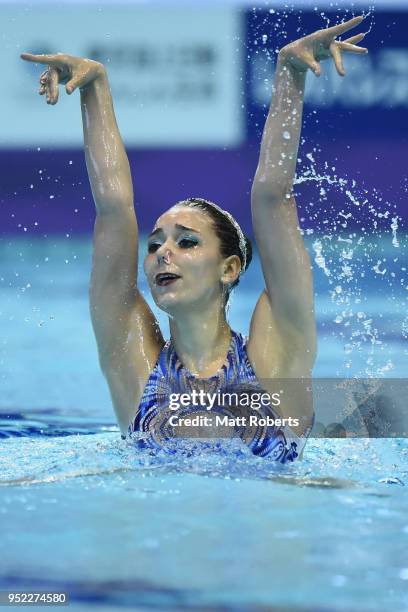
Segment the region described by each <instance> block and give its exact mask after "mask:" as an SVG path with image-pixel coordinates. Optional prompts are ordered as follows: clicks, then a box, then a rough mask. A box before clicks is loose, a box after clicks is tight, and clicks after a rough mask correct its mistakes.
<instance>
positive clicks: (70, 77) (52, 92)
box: [20, 53, 105, 104]
mask: <svg viewBox="0 0 408 612" xmlns="http://www.w3.org/2000/svg"><path fill="white" fill-rule="evenodd" d="M20 57H21V59H24V60H27V61H28V62H35V63H38V64H46V65H47V66H48V67H47V70H45V71H44V72H43V73H42V74H41V76H40V89H39V92H38V93H39V94H40V95H41V96H42V95H44V94H46V99H47V104H56V103H57V102H58V93H59V92H58V85H59V84H60V83H61V84H62V85H65V91H66V92H67V94H69V95H70V94H72V92H73V91H75V89H77V88H78V87H79V88H80V89H84V88H85V87H86V86H87V85H89V84H90V83H92V82H93V81H95V80H96V79H98V78H99V77H101V76H102V75H103V74H104V72H105V68H104V66H103V64H100V63H99V62H95V61H93V60H90V59H85V58H83V57H74V56H73V55H67V54H65V53H55V54H49V55H34V54H32V53H22V54H21V56H20Z"/></svg>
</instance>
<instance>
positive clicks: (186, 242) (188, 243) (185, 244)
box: [177, 237, 198, 249]
mask: <svg viewBox="0 0 408 612" xmlns="http://www.w3.org/2000/svg"><path fill="white" fill-rule="evenodd" d="M177 244H178V245H179V246H180V247H181V248H182V249H191V248H193V247H195V246H197V244H198V240H197V238H193V237H184V238H181V240H179V241H178V243H177Z"/></svg>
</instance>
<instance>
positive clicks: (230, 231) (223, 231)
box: [177, 198, 252, 305]
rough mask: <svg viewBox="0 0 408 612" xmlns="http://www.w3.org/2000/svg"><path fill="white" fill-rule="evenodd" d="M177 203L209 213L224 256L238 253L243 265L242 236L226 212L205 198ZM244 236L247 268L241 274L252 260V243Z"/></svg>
mask: <svg viewBox="0 0 408 612" xmlns="http://www.w3.org/2000/svg"><path fill="white" fill-rule="evenodd" d="M177 205H179V206H186V207H189V208H200V209H201V210H202V211H204V212H205V213H207V214H208V215H209V217H210V218H211V220H212V222H213V225H214V230H215V233H216V235H217V237H218V239H219V241H220V245H221V246H220V251H221V255H222V257H224V258H227V257H231V255H237V256H238V257H239V259H240V262H241V266H243V264H244V255H243V253H242V251H241V249H240V244H239V242H240V240H239V238H240V237H239V234H238V231H237V228H236V227H235V225H234V224H233V223H232V222H231V220H230V219H229V217H228V216H227V215H226V214H224V213H223V212H222V211H221V210H219V209H218V208H217V207H216V205H214V204H213V203H212V202H210V201H209V200H205V199H204V198H187V199H186V200H182V201H181V202H177ZM243 236H244V239H245V247H246V263H245V268H244V269H243V270H242V271H241V274H243V273H244V272H245V271H246V270H247V269H248V266H249V264H250V263H251V260H252V243H251V241H250V239H249V238H248V236H245V234H243ZM241 274H240V275H239V276H238V278H237V279H236V280H235V281H234V282H233V283H232V284H231V285H230V286H229V288H228V290H227V296H226V300H225V305H227V303H228V300H229V297H230V294H231V291H232V289H234V287H236V286H237V285H238V283H239V279H240V276H241Z"/></svg>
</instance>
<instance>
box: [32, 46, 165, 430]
mask: <svg viewBox="0 0 408 612" xmlns="http://www.w3.org/2000/svg"><path fill="white" fill-rule="evenodd" d="M22 58H23V59H26V60H29V61H33V62H39V63H42V64H46V65H47V66H48V68H47V70H46V71H45V72H44V73H43V74H42V75H41V78H40V83H41V87H40V92H39V93H40V94H45V95H46V98H47V103H49V104H51V105H54V104H56V103H57V101H58V85H59V84H64V85H65V89H66V92H67V93H68V94H71V93H72V92H73V91H74V90H75V89H77V88H78V89H79V90H80V96H81V110H82V120H83V131H84V145H85V158H86V166H87V170H88V176H89V180H90V184H91V188H92V194H93V198H94V202H95V207H96V213H97V214H96V221H95V229H94V250H93V263H92V275H91V283H90V309H91V316H92V323H93V328H94V332H95V336H96V340H97V345H98V352H99V361H100V365H101V368H102V370H103V372H104V374H105V376H106V378H107V380H108V383H109V388H110V391H111V395H112V400H113V403H114V406H115V410H116V414H117V418H118V421H119V425H120V427H121V430H122V433H126V429H127V426H128V424H129V421H130V419H131V418H132V416H133V414H134V412H135V409H136V404H137V403H138V400H139V399H140V395H141V393H142V391H143V388H144V385H145V382H146V380H147V377H148V375H149V373H150V371H151V369H152V367H153V366H154V362H155V360H156V357H157V354H158V352H159V351H160V348H161V345H162V343H163V339H162V337H161V334H160V331H159V328H158V325H157V322H156V320H155V318H154V316H153V314H152V312H151V310H150V308H149V307H148V305H147V303H146V302H145V300H144V298H143V297H142V295H141V294H140V292H139V291H138V288H137V266H138V227H137V221H136V216H135V211H134V206H133V186H132V178H131V173H130V167H129V161H128V158H127V155H126V151H125V149H124V146H123V142H122V138H121V136H120V133H119V130H118V126H117V123H116V118H115V113H114V110H113V104H112V97H111V92H110V88H109V83H108V76H107V72H106V69H105V68H104V66H103V65H102V64H100V63H98V62H94V61H92V60H89V59H84V58H78V57H73V56H70V55H66V54H59V53H58V54H55V55H31V54H28V53H24V54H22Z"/></svg>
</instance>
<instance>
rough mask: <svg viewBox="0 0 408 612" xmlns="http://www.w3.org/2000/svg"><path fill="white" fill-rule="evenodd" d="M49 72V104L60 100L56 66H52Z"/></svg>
mask: <svg viewBox="0 0 408 612" xmlns="http://www.w3.org/2000/svg"><path fill="white" fill-rule="evenodd" d="M48 74H49V76H48V91H49V96H48V100H47V102H48V103H49V104H56V103H57V102H58V77H59V74H58V70H57V69H56V68H50V69H49V71H48Z"/></svg>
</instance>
